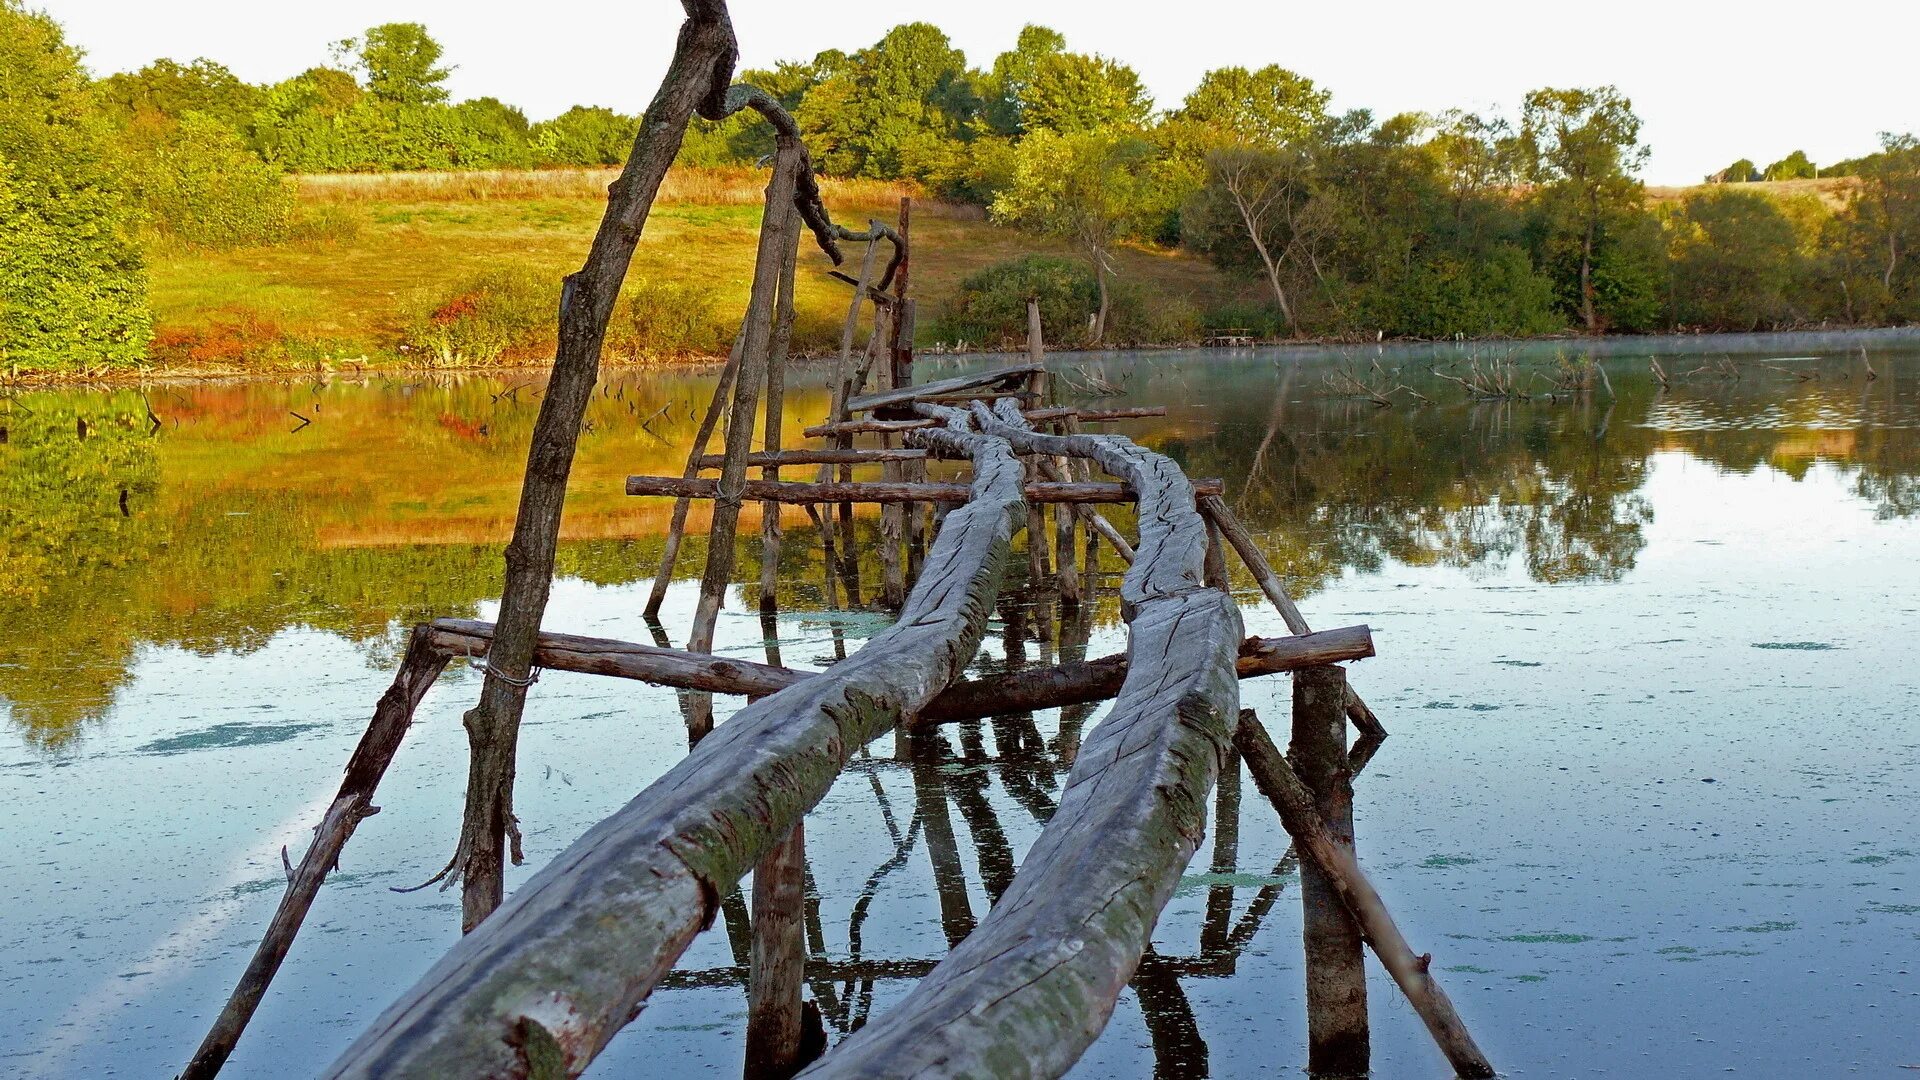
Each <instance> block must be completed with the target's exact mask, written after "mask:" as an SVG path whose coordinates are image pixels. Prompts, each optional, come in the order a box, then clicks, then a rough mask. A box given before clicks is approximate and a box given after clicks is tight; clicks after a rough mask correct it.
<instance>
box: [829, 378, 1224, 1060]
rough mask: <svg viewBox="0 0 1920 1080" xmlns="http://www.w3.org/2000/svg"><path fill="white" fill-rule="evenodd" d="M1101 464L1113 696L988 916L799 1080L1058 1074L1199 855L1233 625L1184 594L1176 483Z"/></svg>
mask: <svg viewBox="0 0 1920 1080" xmlns="http://www.w3.org/2000/svg"><path fill="white" fill-rule="evenodd" d="M975 413H976V417H977V418H978V420H979V422H980V423H981V425H982V427H983V428H986V429H988V430H990V431H992V432H993V433H994V434H999V435H1001V437H1003V438H1005V437H1008V435H1006V434H1003V432H1005V431H1006V430H1007V428H1008V425H1006V424H1005V423H999V424H997V425H996V424H995V423H994V421H993V420H992V419H991V417H989V416H987V415H986V414H985V409H984V407H978V406H976V409H975ZM1115 443H1117V444H1125V445H1114V444H1115ZM1100 450H1101V452H1102V453H1104V454H1105V460H1103V464H1107V465H1109V467H1110V471H1113V472H1114V473H1115V474H1116V475H1120V476H1124V477H1126V478H1127V479H1128V481H1129V482H1130V483H1131V484H1132V485H1133V487H1134V488H1135V490H1137V491H1139V492H1140V495H1141V513H1140V520H1141V523H1142V524H1141V542H1140V547H1139V550H1140V558H1139V560H1138V561H1136V562H1135V563H1134V565H1133V567H1132V568H1131V569H1130V570H1129V571H1128V574H1127V581H1126V583H1125V584H1124V585H1123V586H1122V594H1123V597H1126V598H1127V608H1126V614H1127V615H1128V619H1129V628H1128V629H1129V633H1128V655H1129V657H1130V658H1131V661H1132V662H1131V664H1130V665H1129V668H1128V672H1127V680H1126V683H1125V685H1123V686H1122V688H1121V691H1120V696H1119V698H1118V700H1116V701H1115V703H1114V707H1113V710H1112V712H1111V713H1110V714H1109V715H1108V717H1107V719H1106V720H1104V721H1102V722H1101V724H1100V725H1099V727H1097V728H1095V729H1094V731H1093V733H1092V734H1091V736H1090V737H1089V738H1088V739H1087V742H1086V744H1085V745H1084V746H1083V747H1081V750H1080V756H1079V758H1078V760H1077V761H1076V763H1075V765H1074V767H1073V771H1072V773H1071V774H1069V776H1068V778H1067V783H1066V786H1065V787H1064V788H1063V790H1062V792H1061V797H1060V803H1059V807H1058V809H1057V811H1056V812H1055V813H1054V816H1053V818H1052V819H1051V820H1050V821H1049V822H1048V823H1047V825H1046V827H1045V828H1044V829H1043V830H1041V833H1040V836H1039V838H1038V839H1037V840H1035V841H1034V844H1033V846H1032V848H1031V849H1030V850H1029V851H1028V853H1027V856H1026V858H1025V860H1024V861H1023V863H1022V865H1021V868H1020V872H1019V873H1018V874H1017V875H1015V877H1014V880H1013V884H1012V885H1011V886H1010V887H1009V888H1008V890H1007V892H1006V894H1005V895H1004V896H1003V897H1002V898H1001V900H1000V903H999V904H997V905H995V906H994V908H993V910H992V911H991V912H989V913H988V915H987V916H986V918H985V919H983V920H982V921H981V923H980V926H979V927H978V929H976V930H975V931H974V933H973V934H972V935H970V936H969V937H968V938H967V940H966V941H964V942H962V943H961V944H960V946H959V947H958V948H956V949H955V950H954V951H953V953H952V954H951V955H950V956H949V957H948V958H947V959H946V960H945V961H943V962H942V963H941V964H940V966H939V967H937V968H935V969H934V971H933V973H932V974H930V975H928V976H927V978H926V979H924V980H922V981H921V982H920V984H919V985H918V986H916V987H915V988H914V989H913V991H911V992H910V993H909V994H908V995H907V996H906V998H905V999H904V1000H902V1001H901V1002H900V1004H899V1005H897V1006H895V1007H894V1008H893V1009H891V1010H889V1011H888V1012H886V1013H885V1014H883V1015H882V1016H880V1017H879V1018H878V1019H877V1020H874V1021H873V1022H871V1023H869V1024H868V1025H867V1026H866V1027H864V1028H862V1029H861V1030H860V1031H858V1032H857V1033H855V1034H854V1035H852V1036H851V1037H849V1038H848V1039H847V1040H846V1041H845V1042H843V1043H841V1044H840V1045H839V1046H838V1047H836V1048H835V1049H834V1050H832V1051H829V1052H828V1054H827V1056H826V1057H824V1058H822V1059H821V1060H820V1061H819V1062H817V1063H815V1065H814V1066H813V1067H812V1068H811V1069H810V1070H808V1072H807V1073H805V1074H803V1075H807V1076H813V1077H817V1078H822V1080H824V1078H828V1077H849V1076H858V1077H868V1076H907V1075H911V1076H976V1075H978V1076H1047V1077H1052V1076H1058V1075H1060V1074H1062V1073H1064V1072H1065V1071H1066V1070H1067V1069H1068V1068H1069V1067H1070V1066H1071V1065H1072V1064H1073V1062H1074V1061H1076V1060H1077V1059H1078V1058H1079V1056H1080V1055H1081V1053H1082V1052H1084V1051H1085V1049H1086V1047H1087V1046H1088V1045H1089V1044H1090V1043H1091V1042H1092V1041H1093V1039H1094V1038H1095V1037H1096V1036H1097V1035H1098V1034H1099V1032H1100V1030H1101V1028H1103V1027H1104V1026H1105V1025H1106V1021H1107V1018H1108V1016H1110V1015H1111V1013H1112V1010H1113V1004H1114V1001H1115V999H1116V998H1117V997H1118V996H1119V994H1120V991H1121V989H1122V988H1124V987H1125V986H1126V984H1127V981H1128V980H1129V979H1130V978H1131V977H1132V975H1133V972H1134V970H1135V968H1136V967H1137V965H1138V964H1139V961H1140V956H1141V953H1142V951H1143V950H1144V949H1145V948H1146V946H1147V943H1148V940H1149V938H1150V936H1151V934H1152V931H1153V924H1154V922H1155V921H1156V920H1157V919H1158V917H1159V914H1160V910H1161V908H1162V907H1163V906H1164V905H1165V904H1166V901H1167V899H1168V898H1169V897H1170V896H1171V895H1172V892H1173V887H1174V885H1175V884H1176V883H1177V882H1178V880H1179V876H1180V871H1181V870H1182V868H1184V867H1185V866H1186V864H1187V861H1188V860H1189V859H1190V858H1191V857H1192V855H1193V852H1194V849H1195V848H1196V847H1197V846H1198V844H1199V841H1200V835H1201V833H1202V831H1203V830H1204V828H1205V825H1206V795H1207V792H1208V790H1209V789H1211V787H1212V786H1213V781H1214V777H1215V773H1216V771H1217V770H1218V768H1219V766H1220V763H1221V761H1222V759H1223V757H1224V755H1225V752H1226V746H1227V740H1228V737H1229V736H1228V729H1229V728H1230V727H1231V726H1232V722H1233V719H1234V717H1235V716H1236V714H1237V712H1238V704H1239V683H1238V681H1237V680H1236V679H1235V678H1234V669H1233V660H1234V654H1235V650H1236V647H1237V644H1238V641H1239V634H1240V616H1239V609H1238V608H1236V607H1235V606H1234V603H1233V600H1232V598H1230V597H1228V596H1227V595H1225V594H1224V593H1221V592H1219V591H1218V590H1214V589H1207V588H1204V587H1202V585H1201V582H1200V568H1201V563H1202V561H1203V560H1204V558H1205V538H1206V529H1205V526H1204V525H1203V524H1202V523H1201V521H1200V516H1199V514H1198V512H1197V511H1195V510H1194V509H1193V502H1192V500H1193V495H1192V492H1191V488H1190V487H1189V485H1188V484H1187V481H1186V478H1185V477H1184V476H1183V475H1182V474H1181V472H1180V470H1179V469H1178V467H1176V466H1174V464H1173V463H1172V462H1170V461H1168V460H1167V459H1165V458H1163V457H1160V456H1159V455H1157V454H1152V453H1149V452H1147V451H1145V450H1142V449H1141V448H1139V447H1135V446H1132V444H1130V443H1126V441H1125V440H1113V442H1112V443H1109V444H1102V445H1101V446H1100ZM1044 452H1051V450H1050V449H1049V450H1048V451H1044Z"/></svg>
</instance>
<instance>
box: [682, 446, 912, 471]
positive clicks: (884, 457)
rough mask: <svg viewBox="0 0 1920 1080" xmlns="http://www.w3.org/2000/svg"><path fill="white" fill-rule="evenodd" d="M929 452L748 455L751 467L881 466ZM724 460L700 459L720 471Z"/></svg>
mask: <svg viewBox="0 0 1920 1080" xmlns="http://www.w3.org/2000/svg"><path fill="white" fill-rule="evenodd" d="M926 458H927V452H926V451H925V450H917V449H914V448H912V447H894V448H892V449H890V450H880V449H874V450H839V449H832V450H781V451H779V452H777V453H767V452H765V451H760V450H756V451H754V452H753V453H751V454H748V455H747V464H748V465H760V466H765V465H775V466H787V465H878V464H880V463H881V462H883V461H925V460H926ZM723 460H724V458H723V457H722V456H721V455H719V454H704V455H702V456H701V457H700V468H702V469H717V468H719V467H720V464H721V462H722V461H723Z"/></svg>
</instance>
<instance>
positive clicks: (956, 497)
mask: <svg viewBox="0 0 1920 1080" xmlns="http://www.w3.org/2000/svg"><path fill="white" fill-rule="evenodd" d="M936 430H938V429H937V428H926V429H923V430H922V432H921V433H922V434H924V433H925V432H927V431H936ZM1086 437H1091V436H1086ZM720 484H721V481H719V480H712V479H706V478H701V479H695V480H688V479H686V478H684V477H679V476H629V477H627V494H629V495H663V496H667V497H671V498H678V497H681V496H685V497H687V498H690V499H717V498H718V496H719V494H720V491H721V488H720ZM1225 486H1226V485H1225V484H1224V483H1223V482H1221V481H1219V480H1195V481H1193V490H1194V491H1195V492H1196V493H1198V494H1200V495H1206V494H1208V493H1212V492H1219V491H1221V490H1223V489H1224V488H1225ZM739 491H740V494H739V495H738V496H737V498H739V499H744V500H748V501H758V502H779V503H789V504H795V503H801V504H804V503H828V502H856V503H863V502H864V503H905V502H944V503H963V502H966V501H967V485H965V484H958V483H939V482H929V483H908V482H907V481H904V480H900V481H895V482H892V483H888V482H886V481H881V480H855V481H839V480H836V481H831V482H828V483H825V484H815V483H807V482H804V481H799V480H785V481H781V482H780V483H779V484H769V483H768V482H767V481H765V480H743V481H741V486H740V488H739ZM1026 496H1027V501H1028V502H1036V503H1118V502H1133V501H1134V495H1133V492H1132V491H1131V490H1129V489H1128V487H1127V486H1126V485H1125V484H1102V483H1084V484H1083V483H1074V484H1061V483H1034V484H1028V485H1026Z"/></svg>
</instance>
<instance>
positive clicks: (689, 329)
mask: <svg viewBox="0 0 1920 1080" xmlns="http://www.w3.org/2000/svg"><path fill="white" fill-rule="evenodd" d="M727 334H728V331H727V327H726V326H725V325H724V324H723V323H722V322H721V321H720V319H719V318H718V316H717V315H716V314H715V304H714V298H713V291H712V290H711V289H708V288H705V287H702V286H700V285H698V284H696V283H694V282H689V281H658V280H647V281H641V280H630V281H628V283H627V287H626V291H625V295H624V296H623V297H622V299H621V304H620V307H619V309H618V310H617V311H616V313H615V315H614V324H613V327H612V328H611V331H610V332H609V334H608V335H607V337H608V341H607V344H608V345H609V346H611V347H613V348H615V349H618V350H620V351H622V352H624V353H625V354H626V355H627V356H629V357H632V358H636V359H637V358H640V357H674V356H711V355H714V354H716V353H723V352H725V351H726V350H727V348H728V343H727Z"/></svg>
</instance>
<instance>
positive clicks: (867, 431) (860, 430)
mask: <svg viewBox="0 0 1920 1080" xmlns="http://www.w3.org/2000/svg"><path fill="white" fill-rule="evenodd" d="M933 404H937V402H936V403H933ZM1021 415H1023V416H1025V417H1026V418H1027V419H1028V420H1032V421H1034V422H1035V423H1039V422H1041V421H1044V420H1059V419H1062V418H1064V417H1076V418H1078V419H1080V420H1083V421H1085V422H1087V423H1090V424H1103V423H1109V422H1112V421H1116V420H1132V419H1136V418H1138V417H1145V416H1165V415H1167V408H1166V406H1164V405H1151V406H1141V407H1138V408H1129V409H1086V408H1081V407H1080V406H1077V405H1049V406H1047V407H1046V408H1043V409H1026V410H1024V411H1023V412H1022V414H1021ZM939 426H940V421H938V420H927V419H920V420H846V421H840V422H835V423H826V424H816V425H814V426H813V427H810V428H807V429H806V430H804V431H802V432H801V434H802V435H805V436H806V437H807V438H810V439H824V438H827V437H829V436H838V435H875V434H881V433H884V432H889V431H892V432H900V431H919V430H922V429H924V428H930V427H939Z"/></svg>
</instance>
